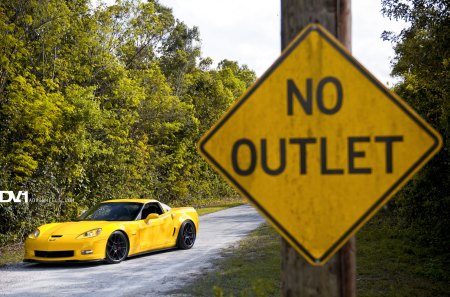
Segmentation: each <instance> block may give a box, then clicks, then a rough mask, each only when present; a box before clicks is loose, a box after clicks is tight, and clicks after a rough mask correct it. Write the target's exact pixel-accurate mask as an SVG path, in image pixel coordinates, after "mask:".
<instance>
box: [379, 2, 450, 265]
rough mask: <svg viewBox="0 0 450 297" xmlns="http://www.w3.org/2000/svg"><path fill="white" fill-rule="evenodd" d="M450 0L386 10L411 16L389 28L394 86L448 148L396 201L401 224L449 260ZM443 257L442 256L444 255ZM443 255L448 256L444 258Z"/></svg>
mask: <svg viewBox="0 0 450 297" xmlns="http://www.w3.org/2000/svg"><path fill="white" fill-rule="evenodd" d="M449 6H450V3H449V2H448V1H445V0H410V1H399V0H383V13H384V14H385V15H386V16H387V17H389V18H394V19H403V20H405V21H408V22H409V24H410V26H409V27H408V28H406V29H404V30H403V31H402V32H401V33H400V34H398V35H395V34H392V33H389V32H385V33H384V37H385V39H388V40H391V41H392V42H393V43H394V45H395V52H396V57H395V59H394V61H393V71H392V73H393V74H394V75H396V76H398V77H400V78H401V82H400V83H398V84H397V85H396V86H395V91H396V92H397V93H398V94H399V95H400V96H401V97H403V98H404V99H405V100H406V101H407V102H409V103H410V104H411V106H413V107H414V108H415V109H416V110H417V111H418V112H419V113H420V114H421V115H422V116H423V117H424V118H425V119H426V120H427V121H428V122H429V123H431V124H432V125H433V126H434V127H435V128H436V129H437V130H438V131H439V132H440V134H441V135H442V137H443V140H444V147H443V149H442V150H441V151H440V152H439V153H438V154H437V155H436V156H435V157H434V158H433V159H432V160H431V162H430V163H429V164H428V165H427V166H426V167H425V168H423V169H422V170H421V171H420V172H419V173H418V174H417V175H416V176H415V177H414V179H413V180H412V181H411V182H410V183H408V185H407V186H406V188H405V189H403V190H402V191H401V192H400V193H399V195H397V197H396V199H394V201H393V204H392V205H393V206H394V208H393V210H394V214H395V215H396V217H397V218H398V221H399V223H400V226H401V227H403V228H405V227H406V229H407V230H408V231H410V233H411V236H412V237H413V238H414V241H416V242H418V243H419V244H421V245H423V246H427V247H428V248H430V249H432V251H431V253H432V254H433V255H430V256H431V257H433V256H439V257H440V258H441V259H440V260H439V262H440V264H443V265H446V267H447V269H448V261H450V250H449V245H450V233H449V232H448V230H449V228H450V156H449V143H450V138H449V137H450V7H449ZM442 259H443V260H442ZM442 261H447V263H446V264H445V262H442Z"/></svg>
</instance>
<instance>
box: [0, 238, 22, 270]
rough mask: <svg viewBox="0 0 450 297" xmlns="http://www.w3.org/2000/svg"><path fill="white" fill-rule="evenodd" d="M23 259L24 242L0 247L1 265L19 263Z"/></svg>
mask: <svg viewBox="0 0 450 297" xmlns="http://www.w3.org/2000/svg"><path fill="white" fill-rule="evenodd" d="M22 259H23V243H16V244H10V245H7V246H4V247H1V248H0V267H1V266H4V265H6V264H10V263H18V262H21V261H22Z"/></svg>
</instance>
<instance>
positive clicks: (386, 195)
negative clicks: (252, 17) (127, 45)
mask: <svg viewBox="0 0 450 297" xmlns="http://www.w3.org/2000/svg"><path fill="white" fill-rule="evenodd" d="M313 31H316V32H318V33H319V34H320V35H321V36H322V37H323V38H324V39H325V40H326V41H328V43H329V44H330V45H331V46H332V47H334V48H335V49H336V50H337V51H338V52H339V53H340V54H341V55H342V56H343V57H344V58H345V59H347V61H349V62H350V63H351V64H352V65H353V66H354V67H355V68H356V69H358V70H359V71H360V72H361V74H363V75H364V76H365V77H366V78H367V79H369V80H370V81H371V82H372V83H373V84H374V85H375V86H376V87H377V88H378V89H380V90H381V91H382V92H383V93H384V94H385V95H386V97H387V98H389V99H390V100H392V102H393V103H395V104H396V105H397V106H398V107H399V108H400V109H401V110H402V111H403V112H405V114H406V115H408V116H409V117H410V118H411V119H412V120H413V121H414V122H415V123H416V124H417V125H418V126H419V127H420V128H422V129H423V130H424V131H425V132H426V133H428V134H429V135H430V137H431V138H432V139H433V140H434V144H433V145H432V146H431V147H430V148H429V149H428V150H427V151H426V152H425V153H424V154H423V155H422V157H421V158H419V160H417V161H416V162H415V163H414V164H413V165H412V166H411V168H409V169H408V170H407V171H406V172H405V173H404V174H403V175H402V176H401V177H400V178H399V179H398V180H397V182H395V183H394V184H393V185H392V186H391V187H390V188H389V189H388V190H387V191H386V193H384V194H383V195H382V196H381V197H380V198H379V199H378V200H377V202H375V204H374V205H373V206H372V207H371V208H369V209H368V210H367V211H366V212H365V213H364V214H363V215H362V216H361V218H359V219H358V220H357V221H356V222H355V223H354V224H353V225H352V226H351V227H350V228H349V230H347V232H345V233H344V234H343V235H342V236H341V237H340V238H339V239H338V240H337V241H336V242H335V243H334V244H333V245H332V246H331V247H330V248H329V249H328V250H327V251H326V252H325V253H324V254H323V255H322V256H321V257H320V258H315V257H313V256H312V255H311V253H309V252H308V250H306V249H305V248H304V247H303V245H302V244H301V243H299V242H298V241H297V240H296V239H295V238H294V237H293V236H292V235H291V234H290V233H289V232H288V231H287V230H286V229H285V228H284V227H283V226H282V225H281V224H280V223H278V221H277V220H276V219H275V218H274V217H272V215H271V214H270V213H269V212H268V211H267V210H266V209H264V208H263V207H262V206H261V205H260V204H259V203H258V201H257V200H256V199H255V198H253V197H252V195H251V194H250V193H249V192H247V191H246V190H245V189H244V188H243V187H242V186H241V185H240V184H239V183H238V182H237V181H236V180H235V179H234V178H233V177H232V176H231V175H230V174H229V173H228V172H227V171H226V170H225V169H224V168H223V167H222V166H221V165H220V164H219V163H218V162H217V161H216V160H215V159H214V158H213V157H212V156H211V155H210V154H209V153H208V152H207V151H206V149H205V145H206V143H207V142H208V140H209V139H210V138H211V137H213V136H214V134H215V133H216V132H217V131H218V130H219V129H220V128H221V127H222V126H223V125H224V124H225V123H226V122H227V120H228V119H229V118H230V117H231V116H232V115H233V114H234V113H235V112H236V111H237V110H238V109H239V108H240V107H241V106H242V104H244V103H245V102H246V101H247V99H248V98H250V97H251V95H252V94H253V93H254V92H255V91H256V90H257V89H258V87H259V86H260V85H261V84H263V83H264V81H265V80H266V79H267V78H268V77H269V76H270V75H271V74H272V72H273V71H275V70H276V69H277V68H278V66H280V64H281V63H282V62H283V61H284V60H285V59H286V58H287V57H288V56H289V54H290V53H291V52H292V51H293V50H295V49H296V48H297V46H298V45H299V44H300V43H301V42H302V41H303V40H304V39H305V38H306V37H307V36H308V35H309V34H310V33H311V32H313ZM207 133H208V134H207V135H206V136H205V137H204V138H203V139H202V140H201V142H200V146H199V149H200V151H201V153H202V154H203V155H204V156H205V157H207V158H208V159H209V161H210V162H211V163H212V164H214V166H216V168H217V169H219V170H220V172H221V173H222V174H223V175H225V176H226V177H227V178H228V180H230V181H231V182H232V183H233V184H234V186H236V187H237V188H238V190H239V191H240V192H241V193H242V194H243V195H245V196H246V197H247V198H248V199H249V200H250V201H251V202H252V203H253V204H254V205H255V206H256V207H258V208H259V210H261V211H262V212H263V213H264V215H265V216H266V217H267V218H268V219H269V220H270V221H271V222H272V223H273V224H274V225H275V226H276V227H277V228H278V229H279V230H280V231H282V232H283V234H284V235H285V236H286V237H288V238H289V240H290V241H291V243H293V244H295V245H296V247H297V248H298V249H300V250H301V251H302V252H303V254H304V255H305V256H306V257H308V258H309V260H311V261H312V262H313V263H316V264H319V263H322V262H323V261H324V260H325V259H327V258H328V257H329V256H330V254H332V253H334V251H335V249H336V248H337V247H338V246H340V245H341V244H342V243H343V241H344V240H345V239H346V238H347V237H348V236H349V235H350V234H351V233H353V232H354V231H355V229H357V228H358V227H359V226H360V225H361V224H362V222H363V221H364V220H365V219H366V218H367V217H369V216H370V215H371V214H372V213H373V212H374V211H375V210H376V209H377V208H378V207H379V206H380V204H384V203H385V202H387V201H386V200H387V199H388V198H389V197H390V195H391V194H392V193H393V192H394V191H395V190H396V189H397V187H398V186H399V185H400V184H401V183H403V182H404V181H405V180H406V179H407V178H408V176H409V175H410V174H411V173H412V172H413V171H414V170H416V169H417V168H418V167H420V165H421V164H422V163H423V162H424V161H425V160H426V159H427V158H428V157H429V156H430V155H431V154H432V153H433V152H434V151H435V150H436V149H437V148H438V146H439V143H440V142H439V139H438V137H437V136H436V135H435V134H434V133H433V131H432V130H430V129H429V128H428V127H427V126H426V125H424V124H423V123H422V122H421V121H420V120H419V119H418V118H417V117H416V116H415V115H414V114H413V113H411V112H410V111H409V110H408V109H407V108H405V106H404V105H403V104H402V103H400V102H399V101H398V99H397V98H395V96H393V95H392V94H391V92H390V91H388V90H387V89H386V88H385V87H384V86H383V85H382V84H381V83H380V82H379V81H378V80H377V79H375V78H374V77H373V76H372V75H371V74H370V73H369V72H368V71H367V70H366V69H365V68H364V67H363V66H362V65H361V64H359V63H358V61H356V60H355V58H353V57H352V56H351V55H349V54H348V53H347V52H346V51H345V50H344V49H343V48H342V47H341V46H340V45H339V44H337V43H336V42H335V41H334V40H333V39H331V38H330V37H329V36H328V35H327V34H326V33H325V32H324V31H323V30H322V29H321V28H320V27H319V26H315V25H311V26H309V27H308V28H306V29H305V30H304V31H303V32H301V33H300V35H299V36H298V37H297V38H296V39H295V40H294V42H293V43H292V44H291V45H290V46H289V47H288V48H287V49H286V51H284V52H283V53H282V54H281V56H280V57H279V58H278V59H277V60H276V61H275V63H273V64H272V66H271V67H270V68H269V69H268V70H267V71H266V72H265V73H264V74H263V76H262V77H261V78H260V79H259V80H258V81H257V82H256V83H255V84H254V85H252V86H251V88H250V90H249V91H248V92H247V93H246V94H244V97H243V98H242V99H240V100H239V101H238V102H237V104H235V105H234V106H232V108H231V109H230V110H229V111H228V112H227V113H226V114H225V116H224V117H223V118H221V119H220V120H219V122H218V123H217V124H216V125H215V126H214V127H213V128H212V129H211V130H210V131H208V132H207Z"/></svg>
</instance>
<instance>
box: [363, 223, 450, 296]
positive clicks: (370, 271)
mask: <svg viewBox="0 0 450 297" xmlns="http://www.w3.org/2000/svg"><path fill="white" fill-rule="evenodd" d="M392 220H393V219H392V218H388V217H383V216H382V215H381V214H378V215H377V216H375V217H374V218H373V219H372V220H371V221H370V222H369V223H368V224H367V225H365V226H364V227H363V229H362V230H361V231H360V232H359V233H358V236H357V274H358V277H357V290H358V296H360V297H372V296H399V297H402V296H405V297H406V296H408V297H410V296H411V297H413V296H421V297H422V296H423V297H426V296H430V297H431V296H433V297H437V296H449V292H450V279H449V272H450V270H449V268H448V264H449V263H447V264H445V261H444V260H443V259H441V258H440V256H439V255H436V252H434V251H433V250H432V247H431V246H430V247H424V246H421V245H419V244H418V243H417V242H416V241H415V240H414V238H413V237H412V236H411V235H408V234H406V233H405V232H401V231H399V230H397V229H395V228H392V226H393V225H394V222H393V221H392Z"/></svg>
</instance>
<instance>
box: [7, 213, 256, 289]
mask: <svg viewBox="0 0 450 297" xmlns="http://www.w3.org/2000/svg"><path fill="white" fill-rule="evenodd" d="M263 222H264V219H263V218H262V217H261V216H260V215H259V214H258V213H257V212H256V210H255V209H254V208H253V207H251V206H249V205H242V206H238V207H233V208H229V209H226V210H223V211H219V212H215V213H211V214H207V215H204V216H201V217H200V228H199V232H198V234H197V240H196V243H195V245H194V247H193V248H192V249H190V250H177V249H173V250H169V251H163V252H156V253H151V254H146V255H143V256H138V257H134V258H130V259H127V260H125V261H123V262H122V263H120V264H115V265H107V264H103V263H85V264H58V265H55V264H53V265H43V264H32V263H19V264H13V265H8V266H6V267H2V268H0V296H20V297H22V296H27V297H32V296H46V297H51V296H58V297H60V296H83V297H84V296H99V297H103V296H104V297H106V296H108V297H115V296H121V297H122V296H127V297H128V296H130V297H131V296H133V297H134V296H139V297H140V296H142V297H143V296H152V297H153V296H170V295H171V293H170V292H172V291H173V290H175V289H177V288H180V287H182V286H184V285H185V284H187V283H188V282H190V281H194V280H195V279H196V278H197V277H201V273H202V271H204V270H205V269H214V267H212V265H213V264H212V261H213V260H214V259H217V258H219V257H220V255H221V250H223V249H224V248H227V247H230V246H232V245H234V244H236V243H237V242H238V241H239V240H240V239H242V238H243V237H245V236H246V235H247V234H249V233H250V232H251V231H252V230H254V229H256V228H257V227H258V226H259V225H260V224H261V223H263Z"/></svg>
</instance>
